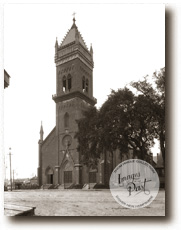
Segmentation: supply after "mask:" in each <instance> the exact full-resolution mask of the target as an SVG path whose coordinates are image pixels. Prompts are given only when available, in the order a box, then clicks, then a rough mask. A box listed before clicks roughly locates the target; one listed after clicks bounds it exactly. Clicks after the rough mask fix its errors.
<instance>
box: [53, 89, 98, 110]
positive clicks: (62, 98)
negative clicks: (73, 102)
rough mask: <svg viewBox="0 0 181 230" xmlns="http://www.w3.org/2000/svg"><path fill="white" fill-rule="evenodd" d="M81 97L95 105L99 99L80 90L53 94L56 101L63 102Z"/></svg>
mask: <svg viewBox="0 0 181 230" xmlns="http://www.w3.org/2000/svg"><path fill="white" fill-rule="evenodd" d="M75 97H78V98H81V99H83V100H85V101H86V102H88V103H89V104H90V105H92V106H94V105H95V104H96V103H97V99H96V98H94V97H92V98H90V97H88V96H87V95H86V94H84V93H81V92H80V91H74V92H71V93H68V94H64V95H57V94H55V95H52V99H53V100H54V101H55V103H58V102H62V101H66V100H70V99H72V98H75Z"/></svg>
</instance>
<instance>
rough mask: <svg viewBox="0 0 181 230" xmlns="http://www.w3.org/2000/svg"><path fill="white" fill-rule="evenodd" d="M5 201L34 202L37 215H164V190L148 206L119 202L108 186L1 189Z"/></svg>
mask: <svg viewBox="0 0 181 230" xmlns="http://www.w3.org/2000/svg"><path fill="white" fill-rule="evenodd" d="M4 194H5V195H4V201H5V203H7V204H18V205H24V206H32V207H33V206H34V207H36V209H35V215H36V216H165V191H164V190H161V191H159V193H158V195H157V197H156V199H155V200H154V201H153V202H152V203H151V204H150V205H148V206H147V207H145V208H140V209H136V210H133V209H127V208H125V207H122V206H120V205H119V204H118V203H117V202H116V201H115V200H114V199H113V197H112V195H111V193H110V190H108V189H107V190H73V189H70V190H57V189H54V190H39V189H37V190H14V191H12V192H11V191H8V192H5V193H4Z"/></svg>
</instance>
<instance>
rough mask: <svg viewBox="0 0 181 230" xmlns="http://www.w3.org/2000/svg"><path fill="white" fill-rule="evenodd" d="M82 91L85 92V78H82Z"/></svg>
mask: <svg viewBox="0 0 181 230" xmlns="http://www.w3.org/2000/svg"><path fill="white" fill-rule="evenodd" d="M82 91H83V92H85V77H84V76H83V78H82Z"/></svg>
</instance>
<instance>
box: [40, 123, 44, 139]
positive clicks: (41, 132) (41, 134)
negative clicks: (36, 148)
mask: <svg viewBox="0 0 181 230" xmlns="http://www.w3.org/2000/svg"><path fill="white" fill-rule="evenodd" d="M43 134H44V132H43V125H42V121H41V127H40V140H41V141H43Z"/></svg>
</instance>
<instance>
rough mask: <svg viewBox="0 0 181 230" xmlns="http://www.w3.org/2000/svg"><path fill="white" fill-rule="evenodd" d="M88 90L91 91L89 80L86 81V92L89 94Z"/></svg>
mask: <svg viewBox="0 0 181 230" xmlns="http://www.w3.org/2000/svg"><path fill="white" fill-rule="evenodd" d="M88 89H89V81H88V79H86V83H85V91H86V92H88Z"/></svg>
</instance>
